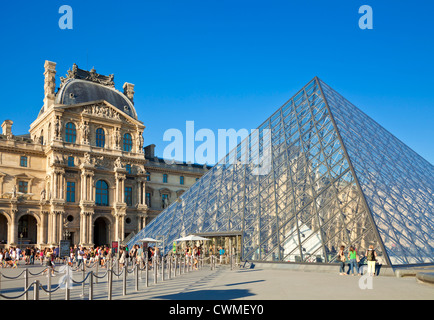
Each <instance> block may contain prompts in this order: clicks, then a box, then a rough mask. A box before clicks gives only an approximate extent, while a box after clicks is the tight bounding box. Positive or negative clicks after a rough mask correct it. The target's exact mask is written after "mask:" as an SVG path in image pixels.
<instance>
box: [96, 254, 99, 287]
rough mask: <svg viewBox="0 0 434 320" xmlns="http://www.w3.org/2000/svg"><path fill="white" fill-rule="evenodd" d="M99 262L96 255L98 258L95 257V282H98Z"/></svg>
mask: <svg viewBox="0 0 434 320" xmlns="http://www.w3.org/2000/svg"><path fill="white" fill-rule="evenodd" d="M99 263H100V259H99V257H98V259H96V270H95V275H96V277H95V283H98V267H99Z"/></svg>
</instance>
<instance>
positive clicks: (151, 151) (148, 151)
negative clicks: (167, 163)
mask: <svg viewBox="0 0 434 320" xmlns="http://www.w3.org/2000/svg"><path fill="white" fill-rule="evenodd" d="M154 157H155V144H150V145H149V146H146V147H145V158H148V159H152V158H154Z"/></svg>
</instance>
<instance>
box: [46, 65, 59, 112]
mask: <svg viewBox="0 0 434 320" xmlns="http://www.w3.org/2000/svg"><path fill="white" fill-rule="evenodd" d="M44 68H45V71H44V77H45V80H44V111H45V110H47V108H48V107H49V106H50V105H52V104H53V103H54V91H55V89H56V63H55V62H51V61H48V60H45V64H44Z"/></svg>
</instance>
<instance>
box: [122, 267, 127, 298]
mask: <svg viewBox="0 0 434 320" xmlns="http://www.w3.org/2000/svg"><path fill="white" fill-rule="evenodd" d="M123 269H124V270H123V271H124V274H123V285H122V295H123V296H126V295H127V274H128V270H127V265H125V267H124V268H123Z"/></svg>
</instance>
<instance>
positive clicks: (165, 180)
mask: <svg viewBox="0 0 434 320" xmlns="http://www.w3.org/2000/svg"><path fill="white" fill-rule="evenodd" d="M163 183H167V174H163Z"/></svg>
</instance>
